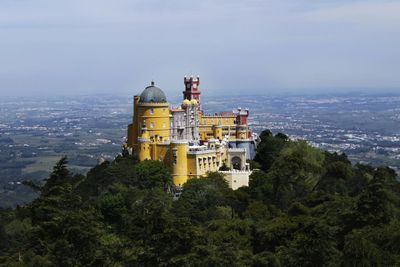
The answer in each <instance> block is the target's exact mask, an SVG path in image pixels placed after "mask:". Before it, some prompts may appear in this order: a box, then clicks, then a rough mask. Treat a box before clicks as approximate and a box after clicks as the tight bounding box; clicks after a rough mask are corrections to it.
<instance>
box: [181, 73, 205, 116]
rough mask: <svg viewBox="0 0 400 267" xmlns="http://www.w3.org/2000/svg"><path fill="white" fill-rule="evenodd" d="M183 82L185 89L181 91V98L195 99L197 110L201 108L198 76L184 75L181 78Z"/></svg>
mask: <svg viewBox="0 0 400 267" xmlns="http://www.w3.org/2000/svg"><path fill="white" fill-rule="evenodd" d="M183 82H184V84H185V91H183V99H188V100H193V99H195V100H196V101H197V104H198V107H197V109H198V110H201V106H200V105H201V103H200V94H201V92H200V88H199V85H200V77H199V76H197V77H196V78H194V77H193V76H190V78H187V77H186V76H185V77H184V78H183Z"/></svg>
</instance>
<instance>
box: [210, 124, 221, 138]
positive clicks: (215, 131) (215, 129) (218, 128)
mask: <svg viewBox="0 0 400 267" xmlns="http://www.w3.org/2000/svg"><path fill="white" fill-rule="evenodd" d="M212 128H213V135H214V138H215V139H219V140H222V126H221V125H213V126H212Z"/></svg>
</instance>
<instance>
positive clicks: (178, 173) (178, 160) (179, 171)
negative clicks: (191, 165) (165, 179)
mask: <svg viewBox="0 0 400 267" xmlns="http://www.w3.org/2000/svg"><path fill="white" fill-rule="evenodd" d="M188 146H189V144H188V142H187V141H186V140H174V141H172V142H171V172H172V181H173V183H174V184H175V185H177V186H182V185H183V184H184V183H186V181H187V179H188V175H187V151H188Z"/></svg>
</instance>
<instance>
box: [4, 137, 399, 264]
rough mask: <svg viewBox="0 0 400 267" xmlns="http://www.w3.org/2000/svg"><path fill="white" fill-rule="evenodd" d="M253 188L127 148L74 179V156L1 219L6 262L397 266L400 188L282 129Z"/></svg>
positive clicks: (392, 176)
mask: <svg viewBox="0 0 400 267" xmlns="http://www.w3.org/2000/svg"><path fill="white" fill-rule="evenodd" d="M260 138H261V143H260V145H259V146H258V150H257V155H256V158H255V161H254V162H251V164H252V166H253V168H257V169H258V170H255V171H254V172H253V174H252V175H251V180H250V185H249V187H242V188H240V189H239V190H236V191H233V190H231V189H229V188H228V186H227V184H226V182H225V181H224V179H223V178H222V176H221V175H220V174H218V173H209V174H208V176H207V177H205V178H200V179H192V180H189V181H188V182H187V183H186V184H185V185H184V188H183V192H182V194H181V196H180V197H179V199H177V200H173V197H172V194H171V193H170V192H169V188H170V185H171V176H170V174H169V172H168V170H167V169H166V167H165V166H164V165H162V163H160V162H158V161H144V162H141V163H139V162H137V160H136V159H135V158H133V157H132V156H130V155H129V154H128V153H126V152H123V153H122V155H120V156H118V157H117V158H116V159H115V160H114V161H112V162H108V161H106V162H104V163H102V164H101V165H97V166H95V167H94V168H92V169H91V170H90V171H89V172H88V174H87V175H85V176H83V175H73V174H72V173H71V172H70V171H69V169H68V167H67V164H68V161H67V159H66V158H62V159H61V160H60V161H59V162H58V163H57V164H56V165H55V166H54V168H53V172H52V173H51V174H50V176H49V177H48V178H47V179H46V181H45V183H42V184H38V183H34V182H25V184H26V185H28V186H30V187H31V188H33V189H34V190H36V191H37V192H38V193H39V197H38V198H37V199H35V200H34V201H33V202H31V203H30V204H28V205H26V206H20V207H17V208H16V209H12V210H11V209H8V210H2V211H1V212H0V266H394V265H398V264H400V242H399V241H400V222H399V215H400V205H399V204H400V183H399V182H398V181H397V180H396V173H395V172H394V171H393V170H392V169H390V168H388V167H379V168H374V167H371V166H369V165H362V164H357V165H352V164H351V162H350V161H349V160H348V158H347V156H346V155H344V154H336V153H329V152H324V151H321V150H319V149H317V148H314V147H311V146H310V145H308V144H307V143H306V142H304V141H291V140H289V139H288V137H287V136H286V135H284V134H281V133H279V134H276V135H273V134H272V133H271V132H270V131H263V132H262V134H261V135H260Z"/></svg>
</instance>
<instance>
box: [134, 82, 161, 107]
mask: <svg viewBox="0 0 400 267" xmlns="http://www.w3.org/2000/svg"><path fill="white" fill-rule="evenodd" d="M139 102H140V103H166V102H167V97H166V96H165V94H164V92H163V91H162V90H161V89H160V88H158V87H156V86H154V82H151V85H150V86H147V87H146V88H145V89H144V90H143V92H142V94H141V95H140V100H139Z"/></svg>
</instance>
